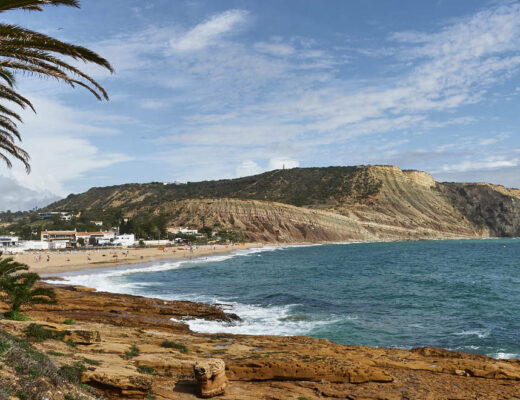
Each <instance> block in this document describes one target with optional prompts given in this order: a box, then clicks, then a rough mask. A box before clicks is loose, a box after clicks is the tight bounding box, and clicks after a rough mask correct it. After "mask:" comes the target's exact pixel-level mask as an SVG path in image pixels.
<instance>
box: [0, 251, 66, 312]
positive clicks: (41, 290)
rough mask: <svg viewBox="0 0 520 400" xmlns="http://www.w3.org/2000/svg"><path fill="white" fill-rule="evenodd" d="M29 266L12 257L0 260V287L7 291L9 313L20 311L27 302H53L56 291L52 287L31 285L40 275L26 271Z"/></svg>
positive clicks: (54, 301)
mask: <svg viewBox="0 0 520 400" xmlns="http://www.w3.org/2000/svg"><path fill="white" fill-rule="evenodd" d="M28 269H29V267H28V266H27V265H26V264H21V263H19V262H16V261H14V259H13V258H12V257H8V258H4V259H2V260H0V289H1V290H3V291H5V292H6V293H7V298H8V302H9V303H11V312H13V313H12V314H11V315H12V316H14V315H15V314H14V312H18V311H20V309H21V308H22V306H24V305H27V304H54V303H56V293H55V292H54V289H52V288H46V287H37V288H33V286H34V285H35V284H36V282H38V281H39V280H40V276H39V275H38V274H36V273H34V272H21V271H27V270H28Z"/></svg>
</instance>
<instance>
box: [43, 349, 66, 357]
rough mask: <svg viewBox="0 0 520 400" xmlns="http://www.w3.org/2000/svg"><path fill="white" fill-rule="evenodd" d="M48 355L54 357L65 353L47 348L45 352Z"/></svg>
mask: <svg viewBox="0 0 520 400" xmlns="http://www.w3.org/2000/svg"><path fill="white" fill-rule="evenodd" d="M46 353H47V354H48V355H50V356H54V357H63V356H64V355H65V354H63V353H60V352H59V351H54V350H49V351H47V352H46Z"/></svg>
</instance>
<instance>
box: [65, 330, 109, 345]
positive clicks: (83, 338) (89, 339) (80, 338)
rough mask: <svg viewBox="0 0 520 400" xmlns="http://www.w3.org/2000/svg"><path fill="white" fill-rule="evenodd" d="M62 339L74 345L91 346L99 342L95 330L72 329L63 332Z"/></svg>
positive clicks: (99, 336) (99, 337) (99, 339)
mask: <svg viewBox="0 0 520 400" xmlns="http://www.w3.org/2000/svg"><path fill="white" fill-rule="evenodd" d="M64 339H65V340H70V341H72V342H74V343H76V344H93V343H98V342H101V335H100V334H99V332H98V331H95V330H86V329H74V330H67V331H65V338H64Z"/></svg>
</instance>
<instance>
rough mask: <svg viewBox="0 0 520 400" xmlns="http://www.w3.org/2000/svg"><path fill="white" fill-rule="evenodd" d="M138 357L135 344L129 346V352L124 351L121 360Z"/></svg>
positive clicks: (137, 348) (137, 349)
mask: <svg viewBox="0 0 520 400" xmlns="http://www.w3.org/2000/svg"><path fill="white" fill-rule="evenodd" d="M138 355H139V347H137V346H136V345H135V344H133V345H132V346H130V350H128V351H126V352H125V354H124V357H123V358H126V359H127V360H130V359H131V358H134V357H137V356H138Z"/></svg>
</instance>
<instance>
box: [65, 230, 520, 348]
mask: <svg viewBox="0 0 520 400" xmlns="http://www.w3.org/2000/svg"><path fill="white" fill-rule="evenodd" d="M63 276H64V277H65V278H66V279H67V280H69V281H70V282H73V283H76V284H82V285H86V286H90V287H94V288H97V289H99V290H106V291H112V292H118V293H128V294H137V295H143V296H149V297H159V298H163V299H168V300H180V299H182V300H192V301H200V302H206V303H212V304H218V305H219V306H220V307H222V308H223V309H224V310H225V311H227V312H232V313H236V314H238V315H239V316H240V317H241V318H242V321H241V322H237V323H232V324H229V323H219V322H215V321H204V320H198V319H195V320H193V319H186V322H187V323H188V324H189V326H190V328H191V329H192V330H195V331H199V332H230V333H243V334H272V335H306V336H313V337H319V338H327V339H330V340H332V341H335V342H337V343H342V344H355V345H367V346H382V347H400V348H411V347H416V346H436V347H442V348H447V349H452V350H460V351H465V352H474V353H481V354H487V355H490V356H492V357H496V358H516V357H520V240H518V239H489V240H453V241H419V242H390V243H352V244H334V245H316V246H286V247H265V248H263V249H253V250H240V251H235V252H233V253H232V254H229V255H219V256H214V257H207V258H204V259H197V260H191V261H188V260H184V261H183V260H175V261H161V262H156V263H148V264H141V265H137V266H126V267H118V268H113V269H110V270H92V271H82V272H76V273H69V274H65V275H63Z"/></svg>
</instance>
